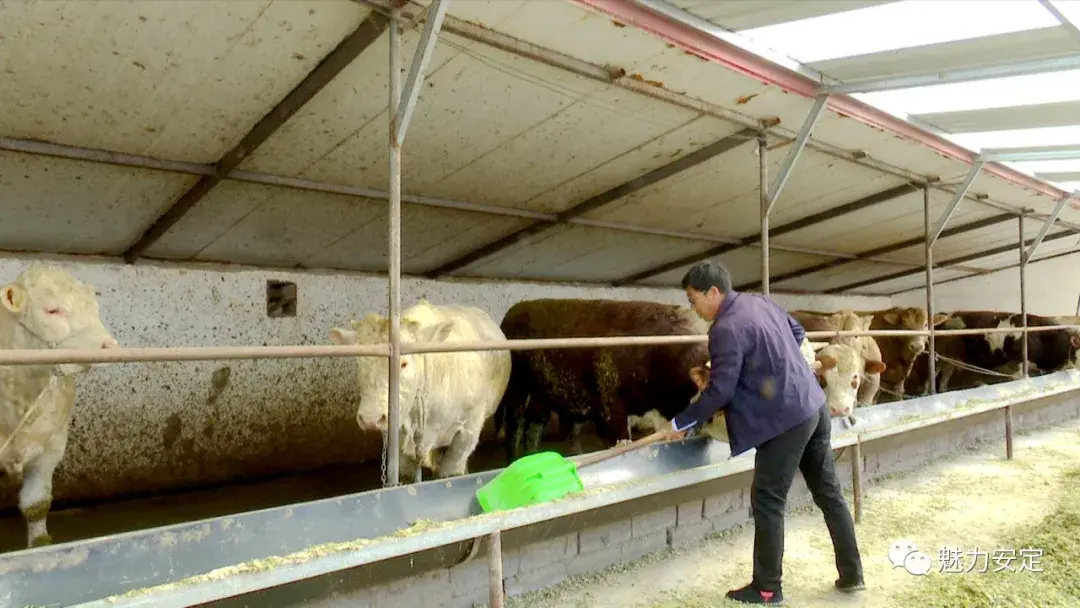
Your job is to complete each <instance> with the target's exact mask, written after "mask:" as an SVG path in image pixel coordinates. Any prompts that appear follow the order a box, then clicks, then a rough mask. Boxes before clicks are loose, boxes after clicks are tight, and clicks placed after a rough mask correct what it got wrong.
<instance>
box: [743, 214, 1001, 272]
mask: <svg viewBox="0 0 1080 608" xmlns="http://www.w3.org/2000/svg"><path fill="white" fill-rule="evenodd" d="M1014 217H1015V216H1014V215H1012V214H1011V213H1002V214H1000V215H994V216H991V217H988V218H986V219H981V220H978V221H974V222H971V223H968V224H964V225H962V226H953V227H952V228H949V229H948V230H945V231H944V232H942V233H941V238H947V237H950V236H956V235H958V234H964V233H967V232H973V231H975V230H981V229H983V228H987V227H990V226H994V225H997V224H1000V223H1002V222H1006V221H1011V220H1012V219H1013V218H1014ZM924 241H925V239H924V238H923V237H921V236H920V237H915V238H911V239H907V240H905V241H900V242H898V243H893V244H892V245H885V246H883V247H878V248H875V249H870V250H867V251H863V252H861V253H857V254H855V255H854V256H852V257H851V258H849V259H838V260H829V261H828V262H822V263H820V264H815V265H814V266H810V267H808V268H803V269H800V270H794V271H792V272H788V273H785V274H782V275H780V276H776V277H772V278H771V279H770V281H772V282H773V283H782V282H784V281H790V280H791V279H798V278H802V277H804V276H807V275H811V274H814V273H815V272H821V271H822V270H829V269H831V268H836V267H837V266H843V265H845V264H851V263H853V262H864V261H872V260H871V259H870V258H873V257H877V256H881V255H887V254H889V253H893V252H896V251H900V250H902V249H907V248H909V247H914V246H916V245H920V244H922V243H923V242H924ZM911 266H912V267H915V266H918V267H919V268H922V267H923V264H915V263H912V264H911ZM760 286H761V281H753V282H750V283H744V284H742V285H739V286H737V287H735V290H736V291H746V290H751V289H757V288H758V287H760Z"/></svg>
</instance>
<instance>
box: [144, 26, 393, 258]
mask: <svg viewBox="0 0 1080 608" xmlns="http://www.w3.org/2000/svg"><path fill="white" fill-rule="evenodd" d="M389 23H390V21H389V19H387V18H386V17H384V16H382V15H380V14H378V13H375V12H372V13H371V14H369V15H368V17H367V18H366V19H364V22H363V23H361V24H360V25H359V26H358V27H357V28H356V29H355V30H354V31H353V33H352V34H349V36H348V37H346V38H345V39H344V40H342V41H341V43H340V44H338V45H337V47H335V48H334V50H332V51H330V53H329V54H328V55H327V56H326V57H324V58H323V60H322V61H320V62H319V65H317V66H315V69H313V70H312V71H311V72H309V73H308V75H307V76H305V77H304V79H303V80H302V81H301V82H300V84H298V85H296V87H295V88H294V89H293V90H292V91H289V94H288V95H286V96H285V97H284V98H283V99H282V100H281V101H280V102H278V104H277V105H276V106H274V108H273V109H272V110H270V111H269V112H268V113H267V114H266V115H265V116H263V117H262V119H261V120H259V122H258V123H256V124H255V126H254V127H253V128H252V129H251V131H249V132H248V133H247V135H245V136H244V138H243V139H241V140H240V143H238V144H236V146H234V147H233V148H232V149H231V150H229V151H228V152H226V153H225V156H223V157H222V158H221V160H219V161H218V162H217V163H215V165H214V173H213V174H212V175H206V176H203V177H201V178H199V181H198V182H196V183H195V185H194V186H192V187H191V189H190V190H188V191H187V192H185V193H184V194H183V195H182V196H181V197H180V198H179V199H177V201H176V202H175V203H173V204H172V206H171V207H170V208H169V209H168V211H166V212H165V213H164V214H162V215H161V216H159V217H158V218H157V220H155V221H154V223H153V224H151V225H150V227H149V228H147V229H146V231H145V232H143V234H142V236H140V237H139V239H138V240H136V241H135V243H133V244H132V245H131V246H130V247H128V248H127V250H126V251H125V252H124V259H125V260H126V261H127V262H128V263H132V262H134V261H135V260H136V259H137V258H138V257H139V256H140V255H141V254H142V253H143V252H144V251H146V250H147V249H148V248H149V247H150V246H151V245H153V244H154V243H155V242H157V240H158V239H160V238H161V237H162V236H164V235H165V233H166V232H168V231H169V229H170V228H172V227H173V226H175V225H176V223H177V222H179V221H180V219H181V218H183V217H184V215H185V214H186V213H187V212H188V211H190V210H191V209H192V208H193V207H195V205H197V204H198V203H199V201H201V200H202V199H203V198H204V197H205V196H206V195H207V194H209V192H210V191H211V190H212V189H214V187H215V186H217V185H218V184H219V183H220V182H221V180H223V179H224V178H225V176H227V175H228V174H229V173H230V172H231V171H232V170H233V169H235V168H236V167H238V166H240V163H242V162H244V160H245V159H247V158H248V157H249V156H250V155H251V153H252V152H254V151H255V150H256V149H257V148H258V147H259V146H261V145H262V144H263V143H265V142H266V140H267V139H270V136H272V135H273V134H274V133H276V132H277V130H278V129H280V128H281V126H282V125H284V124H285V123H286V122H288V120H289V119H290V118H292V117H293V115H295V114H296V112H298V111H299V110H300V108H302V107H303V106H304V104H306V103H307V102H308V101H310V100H311V98H313V97H315V95H316V94H317V93H318V92H319V91H321V90H322V89H323V88H324V87H325V86H326V85H327V84H329V83H330V82H331V81H332V80H333V79H334V78H335V77H336V76H337V75H338V74H340V73H341V71H342V70H344V69H345V67H346V66H348V65H349V64H350V63H352V61H353V60H354V59H356V58H357V57H359V56H360V54H361V53H363V52H364V51H365V50H366V49H367V48H368V47H369V46H371V45H372V43H374V42H375V41H376V40H378V38H379V36H381V35H382V33H383V32H384V31H385V30H386V26H387V25H388V24H389Z"/></svg>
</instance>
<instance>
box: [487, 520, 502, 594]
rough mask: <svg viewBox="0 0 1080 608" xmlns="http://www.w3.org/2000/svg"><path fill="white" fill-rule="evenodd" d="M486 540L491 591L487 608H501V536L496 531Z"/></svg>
mask: <svg viewBox="0 0 1080 608" xmlns="http://www.w3.org/2000/svg"><path fill="white" fill-rule="evenodd" d="M488 538H489V539H490V540H491V542H490V544H489V546H488V586H489V587H490V590H491V601H490V602H489V603H488V607H489V608H503V603H504V600H505V596H504V594H503V569H502V534H501V533H500V532H499V531H498V530H496V531H494V532H492V533H491V535H490V536H488Z"/></svg>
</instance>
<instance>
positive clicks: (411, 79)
mask: <svg viewBox="0 0 1080 608" xmlns="http://www.w3.org/2000/svg"><path fill="white" fill-rule="evenodd" d="M449 5H450V0H435V1H434V2H432V3H431V6H430V7H428V10H427V17H426V18H425V19H424V31H423V32H422V33H421V34H420V43H419V44H418V45H417V47H416V48H417V50H416V54H415V55H413V60H412V66H410V68H409V76H408V77H407V78H406V80H405V90H404V91H402V93H401V103H399V104H398V107H397V111H396V113H395V114H394V115H395V116H396V117H397V145H398V146H401V145H402V144H404V143H405V132H406V131H408V130H409V121H411V120H412V115H413V110H415V109H416V100H417V98H419V97H420V87H421V86H423V84H424V76H425V72H426V71H427V66H428V62H430V61H431V56H432V55H434V54H435V44H436V43H437V42H438V41H439V29H441V28H442V24H443V20H444V19H445V18H446V9H447V7H448V6H449Z"/></svg>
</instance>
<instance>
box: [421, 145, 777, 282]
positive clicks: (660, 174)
mask: <svg viewBox="0 0 1080 608" xmlns="http://www.w3.org/2000/svg"><path fill="white" fill-rule="evenodd" d="M756 136H757V131H755V130H753V129H743V130H741V131H739V132H737V133H735V134H732V135H729V136H727V137H725V138H723V139H721V140H719V141H717V142H714V143H712V144H710V145H708V146H706V147H704V148H701V149H700V150H697V151H696V152H691V153H690V154H687V155H686V156H683V157H682V158H679V159H678V160H675V161H674V162H671V163H668V164H666V165H664V166H662V167H658V168H656V169H653V170H652V171H649V172H648V173H646V174H645V175H642V176H641V177H638V178H636V179H632V180H630V181H628V182H626V183H624V184H620V185H618V186H615V187H614V188H611V189H609V190H607V191H605V192H601V193H600V194H597V195H595V196H592V197H589V198H588V199H587V200H584V201H582V202H580V203H578V204H576V205H574V206H572V207H570V208H569V209H565V210H563V211H560V212H558V213H557V214H555V219H553V220H541V221H538V222H534V223H532V224H530V225H528V226H526V227H524V228H522V229H520V230H517V231H515V232H513V233H511V234H508V235H506V236H504V237H502V238H501V239H499V240H497V241H494V242H492V243H488V244H487V245H484V246H482V247H479V248H477V249H474V250H472V251H470V252H468V253H466V254H464V255H462V256H459V257H457V258H456V259H453V260H451V261H449V262H445V263H443V264H440V265H439V266H438V267H436V268H434V269H432V270H429V271H428V272H426V273H424V276H426V277H428V278H432V279H434V278H439V277H442V276H444V275H446V274H448V273H451V272H453V271H455V270H459V269H461V268H464V267H466V266H468V265H470V264H473V263H475V262H478V261H480V260H482V259H484V258H487V257H489V256H492V255H494V254H496V253H498V252H499V251H502V250H503V249H506V248H507V247H511V246H513V245H516V244H518V243H521V242H522V241H524V240H525V239H527V238H530V237H534V236H536V235H537V234H540V233H542V232H545V231H547V230H550V229H551V228H554V227H555V226H558V225H562V224H566V223H568V221H569V220H570V219H572V218H575V217H578V216H582V215H585V214H586V213H589V212H591V211H595V210H597V209H599V208H600V207H603V206H604V205H607V204H609V203H613V202H615V201H617V200H619V199H621V198H625V197H627V196H629V195H630V194H633V193H634V192H637V191H639V190H643V189H645V188H647V187H649V186H652V185H653V184H656V183H659V182H661V181H663V180H665V179H667V178H669V177H671V176H673V175H677V174H679V173H682V172H683V171H686V170H687V169H690V168H692V167H696V166H698V165H700V164H702V163H705V162H708V161H710V160H712V159H714V158H716V157H718V156H720V155H721V154H723V153H725V152H727V151H729V150H732V149H734V148H736V147H738V146H741V145H742V144H745V143H746V142H747V141H750V140H751V139H753V138H754V137H756Z"/></svg>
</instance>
